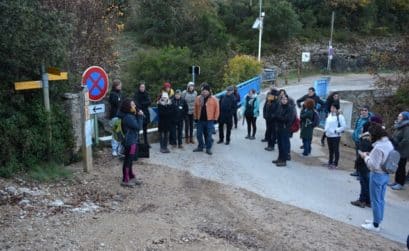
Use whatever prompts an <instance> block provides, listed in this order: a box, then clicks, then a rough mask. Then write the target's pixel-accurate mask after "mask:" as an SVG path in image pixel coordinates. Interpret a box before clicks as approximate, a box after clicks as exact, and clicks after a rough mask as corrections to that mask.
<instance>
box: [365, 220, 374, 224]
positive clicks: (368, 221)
mask: <svg viewBox="0 0 409 251" xmlns="http://www.w3.org/2000/svg"><path fill="white" fill-rule="evenodd" d="M365 224H373V220H365Z"/></svg>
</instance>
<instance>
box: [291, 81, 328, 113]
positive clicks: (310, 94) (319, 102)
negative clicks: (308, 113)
mask: <svg viewBox="0 0 409 251" xmlns="http://www.w3.org/2000/svg"><path fill="white" fill-rule="evenodd" d="M307 99H312V100H314V109H317V110H319V107H318V106H319V105H320V106H324V104H325V103H324V101H322V100H321V99H320V97H318V96H317V95H316V94H315V89H314V87H310V88H308V93H307V94H306V95H304V96H302V97H301V98H299V99H297V106H298V108H301V103H302V102H305V101H306V100H307Z"/></svg>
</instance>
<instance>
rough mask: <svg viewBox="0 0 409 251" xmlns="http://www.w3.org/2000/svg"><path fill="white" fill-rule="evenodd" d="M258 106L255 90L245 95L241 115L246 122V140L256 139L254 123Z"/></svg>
mask: <svg viewBox="0 0 409 251" xmlns="http://www.w3.org/2000/svg"><path fill="white" fill-rule="evenodd" d="M259 106H260V103H259V100H258V97H257V93H256V90H254V89H251V90H250V91H249V93H248V94H247V95H246V97H245V100H244V102H243V105H242V115H243V116H244V117H245V118H246V122H247V136H246V137H245V138H246V139H255V138H256V130H257V126H256V121H257V117H258V115H259ZM252 129H253V132H252Z"/></svg>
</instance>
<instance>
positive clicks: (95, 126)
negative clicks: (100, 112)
mask: <svg viewBox="0 0 409 251" xmlns="http://www.w3.org/2000/svg"><path fill="white" fill-rule="evenodd" d="M98 134H99V133H98V116H97V114H96V113H95V114H94V135H95V145H98V144H99V137H98Z"/></svg>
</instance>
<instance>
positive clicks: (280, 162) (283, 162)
mask: <svg viewBox="0 0 409 251" xmlns="http://www.w3.org/2000/svg"><path fill="white" fill-rule="evenodd" d="M276 166H287V163H286V162H285V161H279V162H277V163H276Z"/></svg>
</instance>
